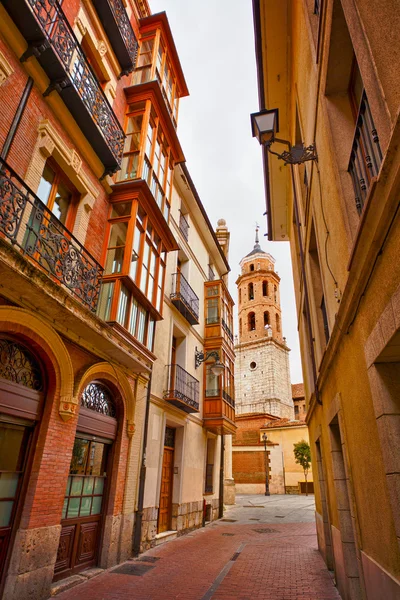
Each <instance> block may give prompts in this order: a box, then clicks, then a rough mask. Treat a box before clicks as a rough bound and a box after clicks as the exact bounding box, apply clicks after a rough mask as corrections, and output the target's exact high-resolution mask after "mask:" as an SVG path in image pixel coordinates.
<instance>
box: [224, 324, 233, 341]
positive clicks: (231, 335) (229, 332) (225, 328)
mask: <svg viewBox="0 0 400 600" xmlns="http://www.w3.org/2000/svg"><path fill="white" fill-rule="evenodd" d="M222 327H223V329H224V331H225V333H226V334H227V335H228V337H229V339H230V340H231V342H233V333H232V331H231V330H230V328H229V327H228V324H227V323H226V321H224V319H222Z"/></svg>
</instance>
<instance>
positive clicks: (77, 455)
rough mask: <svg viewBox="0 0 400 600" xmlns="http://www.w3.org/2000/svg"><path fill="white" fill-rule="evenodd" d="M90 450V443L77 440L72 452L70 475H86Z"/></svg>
mask: <svg viewBox="0 0 400 600" xmlns="http://www.w3.org/2000/svg"><path fill="white" fill-rule="evenodd" d="M88 450H89V441H88V440H81V439H79V438H75V442H74V449H73V451H72V460H71V467H70V473H71V474H72V475H75V474H78V473H81V474H82V475H83V474H84V473H85V467H86V459H87V453H88Z"/></svg>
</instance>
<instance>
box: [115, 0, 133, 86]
mask: <svg viewBox="0 0 400 600" xmlns="http://www.w3.org/2000/svg"><path fill="white" fill-rule="evenodd" d="M108 3H109V5H110V8H111V11H112V13H113V15H114V19H115V22H116V23H117V25H118V29H119V31H120V33H121V36H122V39H123V40H124V44H125V47H126V49H127V52H128V54H129V57H130V59H131V61H132V69H134V68H135V64H136V57H137V52H138V42H137V39H136V36H135V34H134V32H133V29H132V25H131V23H130V21H129V17H128V15H127V13H126V9H125V6H124V5H123V3H122V0H108ZM125 74H127V73H125Z"/></svg>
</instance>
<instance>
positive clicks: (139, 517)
mask: <svg viewBox="0 0 400 600" xmlns="http://www.w3.org/2000/svg"><path fill="white" fill-rule="evenodd" d="M152 375H153V372H152V371H151V372H150V377H149V382H148V384H147V396H146V412H145V416H144V431H143V447H142V463H141V465H140V475H139V493H138V507H137V511H136V519H135V531H134V533H133V548H132V549H133V555H134V556H138V555H139V554H140V541H141V538H142V521H143V503H144V486H145V483H146V447H147V436H148V429H149V415H150V397H151V378H152Z"/></svg>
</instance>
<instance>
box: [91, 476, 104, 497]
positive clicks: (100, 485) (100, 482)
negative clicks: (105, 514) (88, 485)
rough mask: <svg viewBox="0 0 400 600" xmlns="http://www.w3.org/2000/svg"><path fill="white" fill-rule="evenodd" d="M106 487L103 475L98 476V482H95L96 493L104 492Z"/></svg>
mask: <svg viewBox="0 0 400 600" xmlns="http://www.w3.org/2000/svg"><path fill="white" fill-rule="evenodd" d="M103 489H104V479H103V478H102V477H96V483H95V484H94V492H93V493H94V494H102V493H103Z"/></svg>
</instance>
